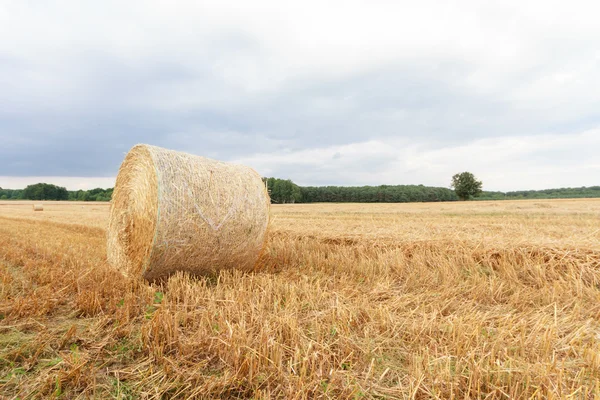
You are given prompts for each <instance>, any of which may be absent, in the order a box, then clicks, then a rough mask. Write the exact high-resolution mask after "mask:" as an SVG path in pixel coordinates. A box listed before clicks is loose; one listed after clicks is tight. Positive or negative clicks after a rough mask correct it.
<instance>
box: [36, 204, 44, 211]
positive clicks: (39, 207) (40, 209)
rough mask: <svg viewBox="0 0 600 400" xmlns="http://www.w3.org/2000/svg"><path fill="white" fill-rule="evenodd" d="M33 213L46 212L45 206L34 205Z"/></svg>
mask: <svg viewBox="0 0 600 400" xmlns="http://www.w3.org/2000/svg"><path fill="white" fill-rule="evenodd" d="M33 211H44V206H43V205H42V204H34V205H33Z"/></svg>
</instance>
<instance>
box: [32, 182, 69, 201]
mask: <svg viewBox="0 0 600 400" xmlns="http://www.w3.org/2000/svg"><path fill="white" fill-rule="evenodd" d="M22 198H23V199H26V200H68V199H69V192H68V191H67V189H66V188H64V187H62V186H56V185H52V184H49V183H36V184H35V185H29V186H27V187H26V188H25V189H24V190H23V195H22Z"/></svg>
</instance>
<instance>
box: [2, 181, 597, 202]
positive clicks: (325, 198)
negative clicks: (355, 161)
mask: <svg viewBox="0 0 600 400" xmlns="http://www.w3.org/2000/svg"><path fill="white" fill-rule="evenodd" d="M264 182H265V184H266V185H267V188H268V190H269V193H270V195H271V201H272V202H273V203H278V204H283V203H332V202H335V203H351V202H352V203H409V202H434V201H457V200H458V197H457V196H456V193H454V191H453V190H452V189H448V188H443V187H432V186H423V185H380V186H298V185H296V184H295V183H294V182H292V181H291V180H289V179H277V178H264ZM112 192H113V189H112V188H110V189H101V188H96V189H91V190H76V191H71V190H67V189H66V188H64V187H61V186H55V185H52V184H48V183H37V184H35V185H29V186H27V187H26V188H25V189H17V190H12V189H2V188H0V200H71V201H110V199H111V197H112ZM590 197H600V186H590V187H579V188H561V189H546V190H521V191H514V192H486V191H484V192H483V193H482V195H481V196H480V197H478V198H477V199H475V200H515V199H570V198H590Z"/></svg>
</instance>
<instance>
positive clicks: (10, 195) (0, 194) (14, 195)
mask: <svg viewBox="0 0 600 400" xmlns="http://www.w3.org/2000/svg"><path fill="white" fill-rule="evenodd" d="M22 198H23V191H22V190H13V189H2V188H1V187H0V200H20V199H22Z"/></svg>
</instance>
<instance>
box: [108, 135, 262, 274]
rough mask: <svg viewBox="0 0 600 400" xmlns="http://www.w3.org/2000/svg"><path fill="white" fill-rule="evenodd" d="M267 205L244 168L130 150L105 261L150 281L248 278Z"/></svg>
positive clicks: (144, 148)
mask: <svg viewBox="0 0 600 400" xmlns="http://www.w3.org/2000/svg"><path fill="white" fill-rule="evenodd" d="M269 205H270V200H269V195H268V193H267V191H266V188H265V185H264V184H263V181H262V179H261V177H260V175H259V174H258V173H257V172H256V171H254V170H253V169H251V168H249V167H245V166H242V165H236V164H229V163H224V162H220V161H215V160H211V159H208V158H204V157H199V156H194V155H191V154H186V153H181V152H176V151H172V150H167V149H163V148H160V147H155V146H149V145H137V146H135V147H133V148H132V149H131V151H130V152H129V153H128V154H127V156H126V157H125V160H124V161H123V164H122V165H121V168H120V169H119V174H118V176H117V181H116V184H115V189H114V193H113V198H112V205H111V211H110V219H109V226H108V242H107V250H108V261H109V263H110V264H111V265H113V266H115V267H116V268H118V269H120V270H122V271H123V272H125V273H127V274H133V275H138V276H139V275H141V276H143V277H144V278H146V279H147V280H149V281H155V280H157V279H159V278H165V277H168V276H170V275H171V274H173V273H174V272H176V271H184V272H188V273H190V274H192V275H211V274H214V273H216V272H218V271H220V270H222V269H232V268H237V269H240V270H245V271H249V270H253V269H254V268H255V264H256V261H257V260H258V258H259V255H260V253H261V251H262V248H263V246H264V242H265V236H266V232H267V227H268V223H269Z"/></svg>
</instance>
